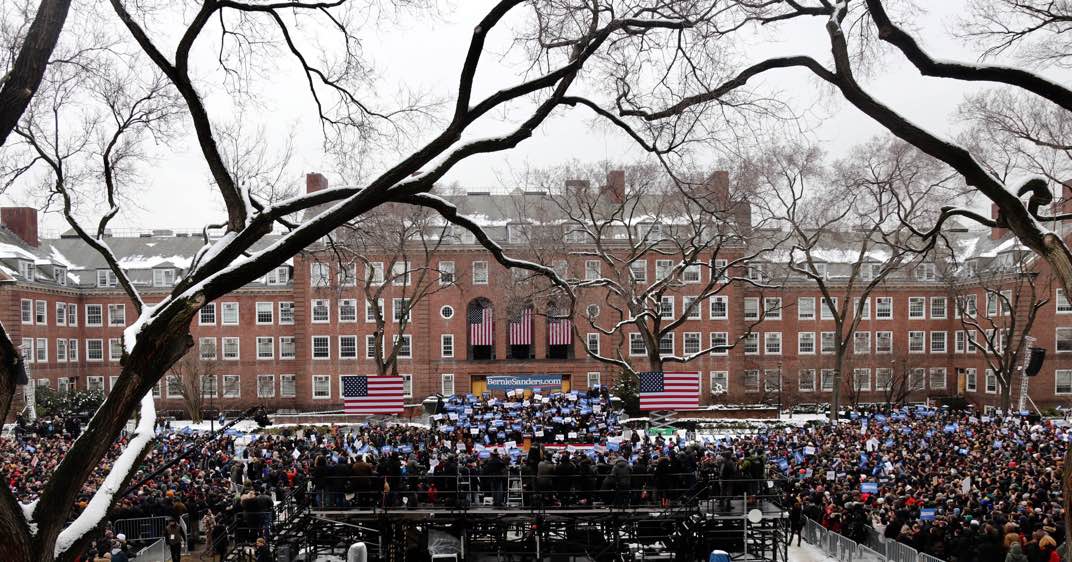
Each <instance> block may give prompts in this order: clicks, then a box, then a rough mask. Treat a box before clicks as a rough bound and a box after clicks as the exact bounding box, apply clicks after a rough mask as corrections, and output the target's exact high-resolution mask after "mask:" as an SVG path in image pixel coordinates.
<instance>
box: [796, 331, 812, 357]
mask: <svg viewBox="0 0 1072 562" xmlns="http://www.w3.org/2000/svg"><path fill="white" fill-rule="evenodd" d="M797 353H799V354H801V355H812V354H814V353H815V332H798V333H797Z"/></svg>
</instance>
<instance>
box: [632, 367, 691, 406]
mask: <svg viewBox="0 0 1072 562" xmlns="http://www.w3.org/2000/svg"><path fill="white" fill-rule="evenodd" d="M699 407H700V373H656V372H647V373H640V409H641V410H648V411H657V410H687V409H695V408H699Z"/></svg>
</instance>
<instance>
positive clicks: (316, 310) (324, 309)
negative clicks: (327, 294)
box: [312, 299, 331, 324]
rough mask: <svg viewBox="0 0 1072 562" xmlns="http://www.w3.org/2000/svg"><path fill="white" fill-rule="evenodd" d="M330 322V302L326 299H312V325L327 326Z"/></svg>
mask: <svg viewBox="0 0 1072 562" xmlns="http://www.w3.org/2000/svg"><path fill="white" fill-rule="evenodd" d="M330 320H331V301H329V300H327V299H313V305H312V322H313V324H327V323H328V322H329V321H330Z"/></svg>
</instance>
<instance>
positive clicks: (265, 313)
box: [257, 302, 275, 325]
mask: <svg viewBox="0 0 1072 562" xmlns="http://www.w3.org/2000/svg"><path fill="white" fill-rule="evenodd" d="M274 321H275V303H271V302H259V303H257V324H261V325H264V324H271V323H273V322H274Z"/></svg>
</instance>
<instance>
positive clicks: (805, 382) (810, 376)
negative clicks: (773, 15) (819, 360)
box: [799, 369, 815, 392]
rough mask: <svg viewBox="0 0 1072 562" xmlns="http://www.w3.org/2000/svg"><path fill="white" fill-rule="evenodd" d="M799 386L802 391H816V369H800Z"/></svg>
mask: <svg viewBox="0 0 1072 562" xmlns="http://www.w3.org/2000/svg"><path fill="white" fill-rule="evenodd" d="M799 388H800V391H801V392H815V369H801V370H800V385H799Z"/></svg>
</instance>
